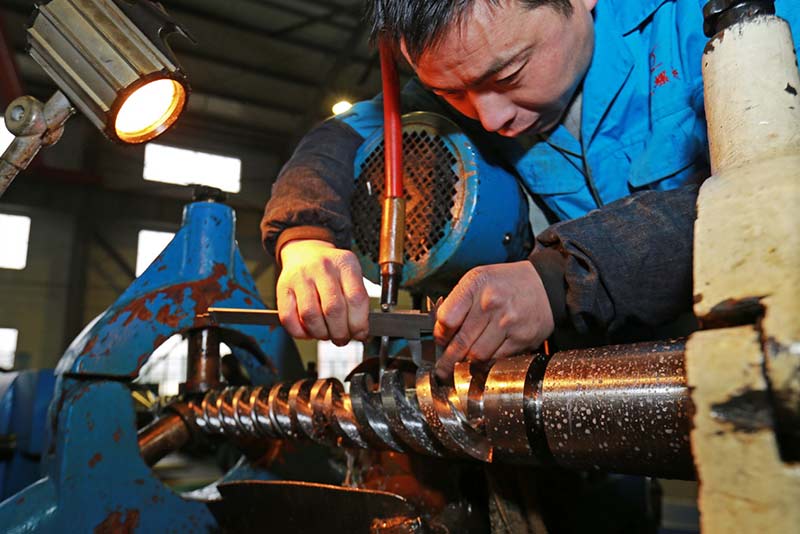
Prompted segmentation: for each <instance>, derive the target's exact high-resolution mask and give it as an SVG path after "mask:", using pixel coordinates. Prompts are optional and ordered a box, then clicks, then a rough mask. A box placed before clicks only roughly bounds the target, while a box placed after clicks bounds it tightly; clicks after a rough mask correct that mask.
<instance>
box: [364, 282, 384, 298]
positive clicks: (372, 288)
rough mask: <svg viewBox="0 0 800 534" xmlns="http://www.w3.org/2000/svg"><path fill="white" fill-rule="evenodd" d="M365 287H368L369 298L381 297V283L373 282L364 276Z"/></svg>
mask: <svg viewBox="0 0 800 534" xmlns="http://www.w3.org/2000/svg"><path fill="white" fill-rule="evenodd" d="M364 287H366V288H367V295H369V298H372V299H379V298H381V286H380V285H379V284H373V283H372V282H371V281H369V280H367V279H366V278H364Z"/></svg>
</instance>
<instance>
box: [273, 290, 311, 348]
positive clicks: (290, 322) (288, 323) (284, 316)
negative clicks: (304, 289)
mask: <svg viewBox="0 0 800 534" xmlns="http://www.w3.org/2000/svg"><path fill="white" fill-rule="evenodd" d="M278 316H279V317H280V319H281V325H283V327H284V328H285V329H286V331H287V332H288V333H289V335H290V336H292V337H294V338H298V339H306V338H308V333H307V332H306V331H305V330H304V329H303V325H302V323H301V322H300V316H299V315H297V299H296V298H295V296H294V292H292V291H290V290H287V291H278Z"/></svg>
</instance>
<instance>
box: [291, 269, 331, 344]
mask: <svg viewBox="0 0 800 534" xmlns="http://www.w3.org/2000/svg"><path fill="white" fill-rule="evenodd" d="M294 294H295V298H296V299H297V315H298V316H299V318H300V323H301V324H302V326H303V330H305V331H306V334H307V335H308V336H309V337H312V338H314V339H323V340H327V339H330V335H329V334H328V325H327V324H326V323H325V319H324V317H323V316H322V308H321V307H320V302H319V294H318V293H317V287H316V285H314V284H310V283H308V282H304V283H299V284H295V286H294Z"/></svg>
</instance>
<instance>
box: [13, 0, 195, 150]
mask: <svg viewBox="0 0 800 534" xmlns="http://www.w3.org/2000/svg"><path fill="white" fill-rule="evenodd" d="M175 32H178V33H181V34H183V35H186V33H185V32H184V31H183V30H182V29H181V28H180V27H179V26H178V25H177V24H176V23H174V22H173V21H172V20H171V19H170V17H169V15H168V14H167V13H166V12H165V11H164V10H163V9H162V8H161V6H160V5H159V4H156V3H154V2H150V1H147V0H145V1H141V0H140V1H137V0H133V1H129V0H51V1H50V2H47V3H46V4H42V5H40V6H38V8H37V11H36V13H34V16H33V18H32V22H31V25H30V27H29V28H28V46H29V52H30V54H31V56H32V57H33V58H34V60H36V62H37V63H39V65H41V67H42V68H43V69H44V70H45V72H47V74H48V75H49V76H50V77H51V78H52V79H53V81H55V83H56V84H57V85H58V87H59V89H61V91H63V92H64V94H65V95H67V97H68V98H69V100H70V101H71V102H72V104H73V105H74V106H75V107H76V108H77V109H78V110H80V111H81V112H82V113H83V114H84V115H86V116H87V117H88V118H89V120H90V121H91V122H92V123H94V125H95V126H97V128H99V129H100V130H101V131H103V132H104V133H105V134H106V136H108V137H109V138H110V139H112V140H114V141H120V142H123V143H144V142H146V141H149V140H151V139H153V138H155V137H157V136H158V135H160V134H161V133H163V132H164V131H166V130H167V129H168V128H169V127H170V126H171V125H172V124H173V123H174V122H175V121H176V120H177V118H178V116H179V115H180V114H181V112H182V111H183V109H184V107H185V106H186V100H187V98H188V96H189V92H190V89H189V85H188V82H187V79H186V76H185V74H184V73H183V71H182V70H181V68H180V65H179V64H178V62H177V60H176V59H175V57H174V54H173V53H172V51H171V50H170V48H169V47H168V46H167V44H166V42H165V41H164V38H165V37H166V36H167V35H168V34H170V33H175Z"/></svg>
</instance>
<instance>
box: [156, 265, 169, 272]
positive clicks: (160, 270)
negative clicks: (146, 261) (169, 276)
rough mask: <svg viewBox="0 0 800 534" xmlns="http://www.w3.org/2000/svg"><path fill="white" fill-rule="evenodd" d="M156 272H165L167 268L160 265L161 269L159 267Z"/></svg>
mask: <svg viewBox="0 0 800 534" xmlns="http://www.w3.org/2000/svg"><path fill="white" fill-rule="evenodd" d="M156 270H157V271H158V272H162V271H166V270H167V266H166V265H162V266H161V267H159V268H158V269H156Z"/></svg>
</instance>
